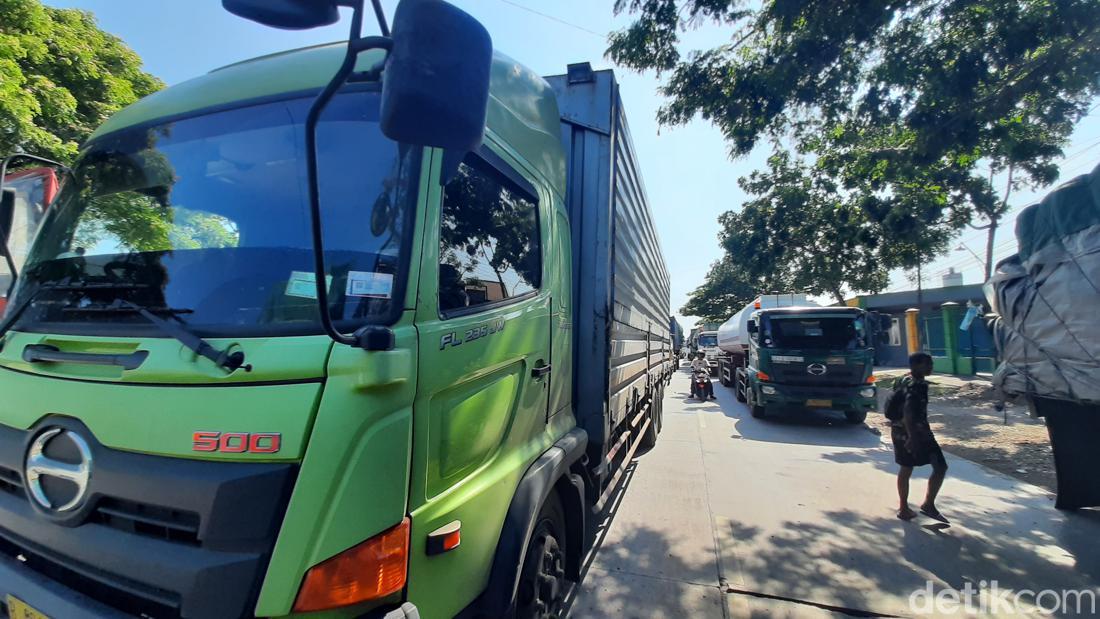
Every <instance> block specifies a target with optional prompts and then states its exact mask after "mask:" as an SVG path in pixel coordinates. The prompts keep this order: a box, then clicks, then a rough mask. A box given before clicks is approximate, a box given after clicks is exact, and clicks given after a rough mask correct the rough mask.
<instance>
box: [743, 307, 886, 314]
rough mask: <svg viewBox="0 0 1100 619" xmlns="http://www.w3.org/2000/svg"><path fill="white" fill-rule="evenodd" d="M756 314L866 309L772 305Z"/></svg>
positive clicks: (849, 312) (757, 311)
mask: <svg viewBox="0 0 1100 619" xmlns="http://www.w3.org/2000/svg"><path fill="white" fill-rule="evenodd" d="M753 313H754V314H764V313H767V314H852V315H858V314H862V313H864V311H863V310H862V309H860V308H858V307H772V308H766V309H759V310H756V311H755V312H753Z"/></svg>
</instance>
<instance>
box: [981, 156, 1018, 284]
mask: <svg viewBox="0 0 1100 619" xmlns="http://www.w3.org/2000/svg"><path fill="white" fill-rule="evenodd" d="M1015 171H1016V166H1015V164H1011V163H1010V164H1009V165H1008V180H1007V181H1005V197H1004V199H1003V200H1001V207H1000V208H998V209H997V210H995V211H993V212H992V213H990V214H989V233H988V236H986V237H985V279H984V280H982V283H983V284H984V283H985V282H988V281H989V278H990V276H991V275H993V242H994V240H995V239H996V238H997V224H998V223H1000V221H1001V217H1003V216H1004V214H1005V212H1006V211H1008V197H1009V196H1011V195H1012V174H1013V173H1014V172H1015Z"/></svg>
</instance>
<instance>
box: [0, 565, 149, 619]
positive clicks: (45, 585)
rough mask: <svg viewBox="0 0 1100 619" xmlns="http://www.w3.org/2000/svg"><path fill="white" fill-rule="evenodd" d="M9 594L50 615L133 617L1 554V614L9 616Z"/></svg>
mask: <svg viewBox="0 0 1100 619" xmlns="http://www.w3.org/2000/svg"><path fill="white" fill-rule="evenodd" d="M9 595H14V596H15V597H17V598H19V599H20V600H21V601H23V602H26V603H27V604H29V605H30V606H31V607H33V608H34V609H35V610H37V611H40V612H42V613H44V614H45V615H46V616H49V617H66V618H72V619H121V618H123V617H128V616H130V615H125V614H123V613H120V612H118V611H116V610H113V609H112V608H110V607H108V606H106V605H104V604H100V603H99V602H96V601H95V600H93V599H91V598H88V597H85V596H83V595H80V594H79V593H75V592H73V591H72V590H71V589H69V588H67V587H63V586H61V585H59V584H57V583H55V582H54V581H52V580H50V579H48V578H46V577H45V576H41V575H39V574H38V573H37V572H35V571H34V570H31V569H30V568H27V567H25V566H24V565H22V564H21V563H19V561H16V560H14V559H9V558H7V557H5V556H0V617H7V616H8V614H9V611H8V607H7V599H8V596H9Z"/></svg>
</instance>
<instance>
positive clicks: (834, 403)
mask: <svg viewBox="0 0 1100 619" xmlns="http://www.w3.org/2000/svg"><path fill="white" fill-rule="evenodd" d="M764 385H768V386H770V387H773V388H775V393H774V394H766V393H764V392H763V391H762V387H763V386H764ZM863 389H872V390H875V387H874V386H872V385H856V386H840V387H833V386H826V385H809V386H807V385H783V384H778V383H760V384H758V385H757V386H756V397H757V399H756V401H757V402H759V403H760V404H763V405H764V406H775V407H800V408H807V406H808V404H807V403H808V402H809V401H810V400H828V401H829V402H830V403H831V404H830V406H826V407H821V408H823V409H828V410H840V411H867V412H871V411H873V410H875V406H876V405H877V398H876V396H875V395H872V396H871V397H863V396H862V395H860V391H862V390H863Z"/></svg>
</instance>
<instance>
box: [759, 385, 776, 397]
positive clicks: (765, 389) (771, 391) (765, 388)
mask: <svg viewBox="0 0 1100 619" xmlns="http://www.w3.org/2000/svg"><path fill="white" fill-rule="evenodd" d="M760 391H762V392H764V395H775V393H776V391H775V387H772V386H771V385H761V386H760Z"/></svg>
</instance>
